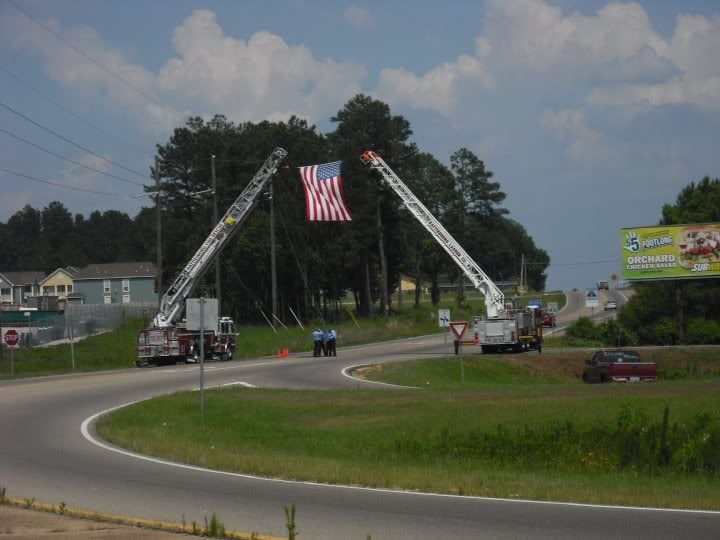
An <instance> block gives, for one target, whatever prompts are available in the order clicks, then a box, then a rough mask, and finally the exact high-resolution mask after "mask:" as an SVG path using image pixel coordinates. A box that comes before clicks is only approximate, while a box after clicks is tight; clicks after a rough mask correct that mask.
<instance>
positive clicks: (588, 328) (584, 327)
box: [565, 317, 597, 340]
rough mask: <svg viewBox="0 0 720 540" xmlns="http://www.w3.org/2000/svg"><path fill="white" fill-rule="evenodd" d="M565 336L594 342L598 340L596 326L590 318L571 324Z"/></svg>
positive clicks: (580, 319) (583, 318) (582, 318)
mask: <svg viewBox="0 0 720 540" xmlns="http://www.w3.org/2000/svg"><path fill="white" fill-rule="evenodd" d="M565 335H566V336H567V337H569V338H572V339H582V340H593V339H596V337H597V336H596V332H595V325H593V322H592V320H590V317H580V318H579V319H578V320H577V321H575V322H573V323H570V325H568V327H567V328H566V329H565Z"/></svg>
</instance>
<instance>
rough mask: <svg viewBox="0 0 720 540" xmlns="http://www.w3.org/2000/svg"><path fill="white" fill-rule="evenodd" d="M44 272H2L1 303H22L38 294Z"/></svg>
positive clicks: (0, 284) (0, 273) (0, 282)
mask: <svg viewBox="0 0 720 540" xmlns="http://www.w3.org/2000/svg"><path fill="white" fill-rule="evenodd" d="M44 277H45V273H44V272H34V271H31V272H0V303H3V304H15V305H22V304H24V303H25V301H26V300H27V298H29V297H31V296H38V294H39V291H40V285H39V283H40V281H41V280H42V279H43V278H44Z"/></svg>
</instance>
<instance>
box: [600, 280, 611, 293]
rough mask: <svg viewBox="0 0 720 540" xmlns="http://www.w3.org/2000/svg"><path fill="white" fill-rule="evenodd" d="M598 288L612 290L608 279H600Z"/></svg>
mask: <svg viewBox="0 0 720 540" xmlns="http://www.w3.org/2000/svg"><path fill="white" fill-rule="evenodd" d="M597 288H598V290H601V289H605V290H606V291H609V290H610V287H609V286H608V282H607V281H598V282H597Z"/></svg>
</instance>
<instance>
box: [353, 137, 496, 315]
mask: <svg viewBox="0 0 720 540" xmlns="http://www.w3.org/2000/svg"><path fill="white" fill-rule="evenodd" d="M361 159H362V160H363V161H364V162H365V163H366V164H368V165H369V166H370V167H371V168H373V169H375V170H376V171H378V172H379V173H380V174H381V175H382V177H383V178H384V179H385V182H387V184H388V185H389V186H390V187H391V188H392V189H393V190H394V191H395V193H397V194H398V195H399V196H400V198H401V199H402V201H403V204H404V205H405V207H406V208H407V209H408V210H410V212H412V214H413V215H414V216H415V217H416V218H417V220H418V221H419V222H420V223H421V224H422V225H423V227H425V228H426V229H427V230H428V231H429V232H430V234H432V236H433V238H435V240H436V241H437V242H438V243H439V244H440V245H441V246H442V247H443V249H445V251H447V252H448V254H449V255H450V257H452V259H453V260H454V261H455V263H457V265H458V266H459V267H460V268H461V269H462V271H463V272H464V273H465V275H466V276H467V277H468V278H470V281H472V283H473V285H475V288H476V289H478V290H480V291H481V292H482V293H483V294H484V295H485V308H486V310H487V316H488V318H499V317H503V316H505V295H504V294H503V293H502V291H501V290H500V289H498V287H497V285H495V283H493V282H492V280H491V279H490V278H489V277H488V276H487V274H485V272H483V271H482V269H481V268H480V267H479V266H478V265H477V264H476V263H475V261H473V260H472V258H471V257H470V255H468V254H467V253H466V252H465V250H464V249H463V248H462V246H461V245H460V244H458V243H457V242H456V241H455V239H454V238H453V237H452V236H451V235H450V233H449V232H447V230H446V229H445V227H443V226H442V224H441V223H440V222H439V221H438V220H437V219H435V216H433V215H432V214H431V213H430V211H429V210H428V209H427V208H426V207H425V205H424V204H423V203H421V202H420V199H418V198H417V197H416V196H415V194H413V192H412V191H410V189H409V188H408V187H407V186H406V185H405V184H404V183H403V181H402V180H400V178H398V176H397V175H396V174H395V173H394V172H393V171H392V169H391V168H390V167H388V165H387V163H385V161H383V159H382V158H381V157H380V156H379V155H377V154H376V153H375V152H372V151H370V150H368V151H367V152H365V153H363V155H362V156H361Z"/></svg>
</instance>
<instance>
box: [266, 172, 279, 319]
mask: <svg viewBox="0 0 720 540" xmlns="http://www.w3.org/2000/svg"><path fill="white" fill-rule="evenodd" d="M268 189H269V192H270V281H271V284H272V314H273V320H277V305H278V303H277V269H276V267H275V263H276V258H275V202H274V199H273V181H272V179H270V186H269V188H268Z"/></svg>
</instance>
